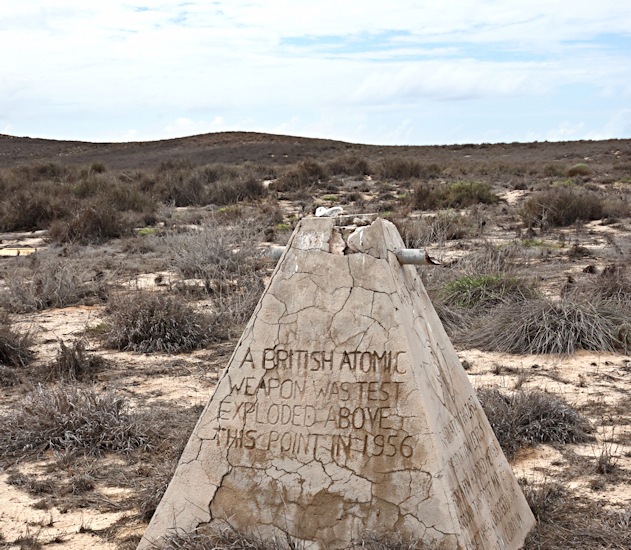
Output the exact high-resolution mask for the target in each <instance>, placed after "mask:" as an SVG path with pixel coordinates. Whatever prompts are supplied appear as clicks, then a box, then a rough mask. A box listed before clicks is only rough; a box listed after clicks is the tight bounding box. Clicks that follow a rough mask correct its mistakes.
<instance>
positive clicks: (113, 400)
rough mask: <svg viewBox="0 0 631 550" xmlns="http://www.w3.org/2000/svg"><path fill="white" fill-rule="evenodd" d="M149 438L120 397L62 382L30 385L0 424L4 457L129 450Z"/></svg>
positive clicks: (93, 453) (0, 441)
mask: <svg viewBox="0 0 631 550" xmlns="http://www.w3.org/2000/svg"><path fill="white" fill-rule="evenodd" d="M150 439H151V432H149V431H147V430H146V427H144V426H140V425H139V423H138V419H137V416H136V415H134V414H132V413H130V412H129V411H128V409H127V401H126V400H125V399H124V398H123V397H121V396H119V395H116V394H114V393H111V392H104V393H99V392H97V391H96V390H95V389H93V388H82V387H79V386H77V385H67V384H62V385H57V386H54V387H50V388H46V387H38V388H36V389H35V390H33V391H32V392H31V393H29V394H28V395H27V396H26V397H25V398H24V399H22V400H21V401H20V403H19V404H18V405H17V406H16V407H15V408H14V409H13V410H11V411H10V412H9V413H8V414H6V415H5V416H4V418H3V422H2V424H1V425H0V447H1V448H2V449H3V456H4V458H5V459H16V460H20V459H23V458H25V457H28V456H39V455H41V454H42V453H44V452H45V451H47V450H51V451H55V452H59V453H70V454H91V455H100V454H102V453H104V452H117V453H129V452H131V451H133V450H135V449H139V448H141V449H142V448H144V449H146V448H148V447H149V442H150Z"/></svg>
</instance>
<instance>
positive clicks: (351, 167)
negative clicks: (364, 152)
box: [326, 155, 371, 176]
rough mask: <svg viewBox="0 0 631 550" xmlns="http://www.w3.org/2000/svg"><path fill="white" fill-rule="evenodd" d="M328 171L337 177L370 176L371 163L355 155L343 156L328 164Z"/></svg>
mask: <svg viewBox="0 0 631 550" xmlns="http://www.w3.org/2000/svg"><path fill="white" fill-rule="evenodd" d="M326 169H327V171H328V172H329V173H330V174H332V175H335V176H368V175H370V173H371V171H370V164H369V162H368V161H367V160H366V159H364V158H361V157H358V156H355V155H342V156H339V157H336V158H334V159H333V160H330V161H329V162H327V164H326Z"/></svg>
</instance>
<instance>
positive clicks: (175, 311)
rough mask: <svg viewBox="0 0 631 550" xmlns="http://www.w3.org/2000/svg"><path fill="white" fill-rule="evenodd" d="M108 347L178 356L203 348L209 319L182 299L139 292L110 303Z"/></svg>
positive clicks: (208, 332) (120, 297)
mask: <svg viewBox="0 0 631 550" xmlns="http://www.w3.org/2000/svg"><path fill="white" fill-rule="evenodd" d="M107 313H108V321H109V323H108V326H109V328H108V329H107V331H106V333H105V335H104V337H105V343H106V345H107V346H109V347H111V348H114V349H117V350H121V351H136V352H141V353H150V352H156V351H158V352H167V353H177V352H183V351H191V350H194V349H197V348H200V347H204V346H205V345H206V344H207V343H208V341H209V334H210V331H209V325H210V319H209V317H208V316H207V315H204V314H203V313H200V312H198V311H196V310H195V309H194V308H193V307H192V306H190V305H189V304H187V303H186V302H185V301H183V300H182V299H180V298H177V297H175V296H169V295H168V294H164V293H159V292H143V291H136V292H132V293H129V294H122V295H119V296H115V297H113V298H112V299H110V302H109V303H108V306H107Z"/></svg>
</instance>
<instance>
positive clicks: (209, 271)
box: [165, 219, 264, 293]
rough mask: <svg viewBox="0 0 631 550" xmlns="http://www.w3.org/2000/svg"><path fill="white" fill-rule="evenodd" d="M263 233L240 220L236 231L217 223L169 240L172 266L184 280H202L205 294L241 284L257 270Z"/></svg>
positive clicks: (250, 222) (252, 222)
mask: <svg viewBox="0 0 631 550" xmlns="http://www.w3.org/2000/svg"><path fill="white" fill-rule="evenodd" d="M263 233H264V229H263V228H262V227H261V226H260V225H259V224H258V221H257V220H253V219H245V220H242V222H241V223H240V225H239V226H238V227H237V226H235V227H231V226H223V225H219V224H217V223H216V222H213V223H210V224H207V225H204V226H201V227H200V228H199V230H196V231H191V232H187V233H180V234H175V235H170V236H168V237H167V238H166V239H165V241H166V245H167V248H169V249H170V250H171V255H172V257H173V265H174V266H175V267H176V269H177V270H178V271H179V272H180V273H181V274H182V276H184V277H186V278H195V279H202V280H203V281H204V285H205V287H206V289H207V290H208V292H210V293H213V292H216V291H218V290H221V289H226V288H230V287H234V286H235V285H239V284H241V279H242V278H244V277H246V278H248V277H249V276H250V275H251V274H252V273H253V272H254V271H255V270H256V268H257V265H258V263H259V262H260V258H261V250H260V249H259V246H258V244H259V242H260V240H261V238H262V235H263Z"/></svg>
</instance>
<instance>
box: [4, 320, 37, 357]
mask: <svg viewBox="0 0 631 550" xmlns="http://www.w3.org/2000/svg"><path fill="white" fill-rule="evenodd" d="M32 345H33V341H32V338H31V335H30V334H29V333H28V332H19V331H17V330H15V329H14V328H13V325H12V323H11V320H10V318H9V316H8V315H7V314H6V313H3V312H0V365H5V366H7V367H25V366H26V365H28V364H29V363H30V362H31V360H32V359H33V351H32V350H31V346H32Z"/></svg>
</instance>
